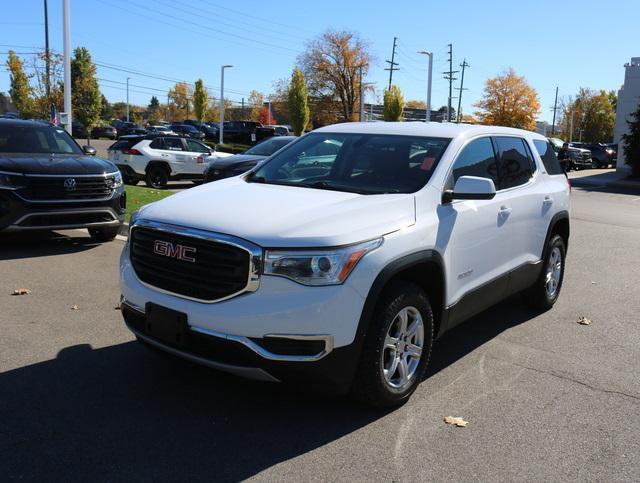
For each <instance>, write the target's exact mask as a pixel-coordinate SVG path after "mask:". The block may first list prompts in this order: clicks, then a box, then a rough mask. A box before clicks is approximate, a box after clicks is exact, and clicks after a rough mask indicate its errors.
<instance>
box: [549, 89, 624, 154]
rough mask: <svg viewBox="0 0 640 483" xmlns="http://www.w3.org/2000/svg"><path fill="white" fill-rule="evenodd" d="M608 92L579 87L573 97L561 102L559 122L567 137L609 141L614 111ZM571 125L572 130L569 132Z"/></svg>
mask: <svg viewBox="0 0 640 483" xmlns="http://www.w3.org/2000/svg"><path fill="white" fill-rule="evenodd" d="M610 94H611V93H607V92H606V91H604V90H600V91H598V92H596V91H594V90H591V89H588V88H585V87H581V88H580V90H579V91H578V95H577V96H576V97H575V98H569V99H568V100H565V101H564V102H563V105H562V120H561V121H560V124H561V125H562V126H563V130H564V132H565V134H566V137H567V139H574V140H575V139H580V138H581V139H582V140H583V141H586V142H592V143H600V142H602V143H608V142H611V140H612V138H613V128H614V126H615V123H616V113H615V108H614V106H613V104H612V98H611V95H610ZM572 126H573V132H572V133H570V131H571V128H572ZM580 134H582V136H581V135H580Z"/></svg>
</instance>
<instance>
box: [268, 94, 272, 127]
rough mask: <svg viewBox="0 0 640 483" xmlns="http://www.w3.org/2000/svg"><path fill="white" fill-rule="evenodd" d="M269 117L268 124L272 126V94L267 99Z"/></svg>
mask: <svg viewBox="0 0 640 483" xmlns="http://www.w3.org/2000/svg"><path fill="white" fill-rule="evenodd" d="M267 119H268V120H269V121H268V123H267V124H268V125H269V126H271V96H269V98H268V99H267Z"/></svg>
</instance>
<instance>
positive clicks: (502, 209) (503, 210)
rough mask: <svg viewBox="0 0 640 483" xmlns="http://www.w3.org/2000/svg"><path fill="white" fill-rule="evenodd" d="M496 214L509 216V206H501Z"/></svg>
mask: <svg viewBox="0 0 640 483" xmlns="http://www.w3.org/2000/svg"><path fill="white" fill-rule="evenodd" d="M498 214H500V216H509V215H510V214H511V208H508V207H506V206H501V207H500V211H498Z"/></svg>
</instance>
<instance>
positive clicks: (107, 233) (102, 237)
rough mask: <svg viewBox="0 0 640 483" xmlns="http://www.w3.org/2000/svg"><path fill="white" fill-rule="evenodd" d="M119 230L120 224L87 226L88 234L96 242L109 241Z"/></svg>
mask: <svg viewBox="0 0 640 483" xmlns="http://www.w3.org/2000/svg"><path fill="white" fill-rule="evenodd" d="M119 231H120V226H115V227H111V226H110V227H108V228H89V235H91V238H93V239H94V240H95V241H98V242H110V241H112V240H113V239H114V238H115V237H116V235H117V234H118V233H119Z"/></svg>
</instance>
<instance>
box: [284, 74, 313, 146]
mask: <svg viewBox="0 0 640 483" xmlns="http://www.w3.org/2000/svg"><path fill="white" fill-rule="evenodd" d="M308 97H309V95H308V93H307V85H306V84H305V81H304V74H303V73H302V71H301V70H300V69H298V68H295V69H293V74H291V84H290V85H289V116H290V119H291V127H293V133H294V134H295V135H296V136H300V135H301V134H302V133H303V132H304V129H305V127H307V124H308V123H309V102H308Z"/></svg>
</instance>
